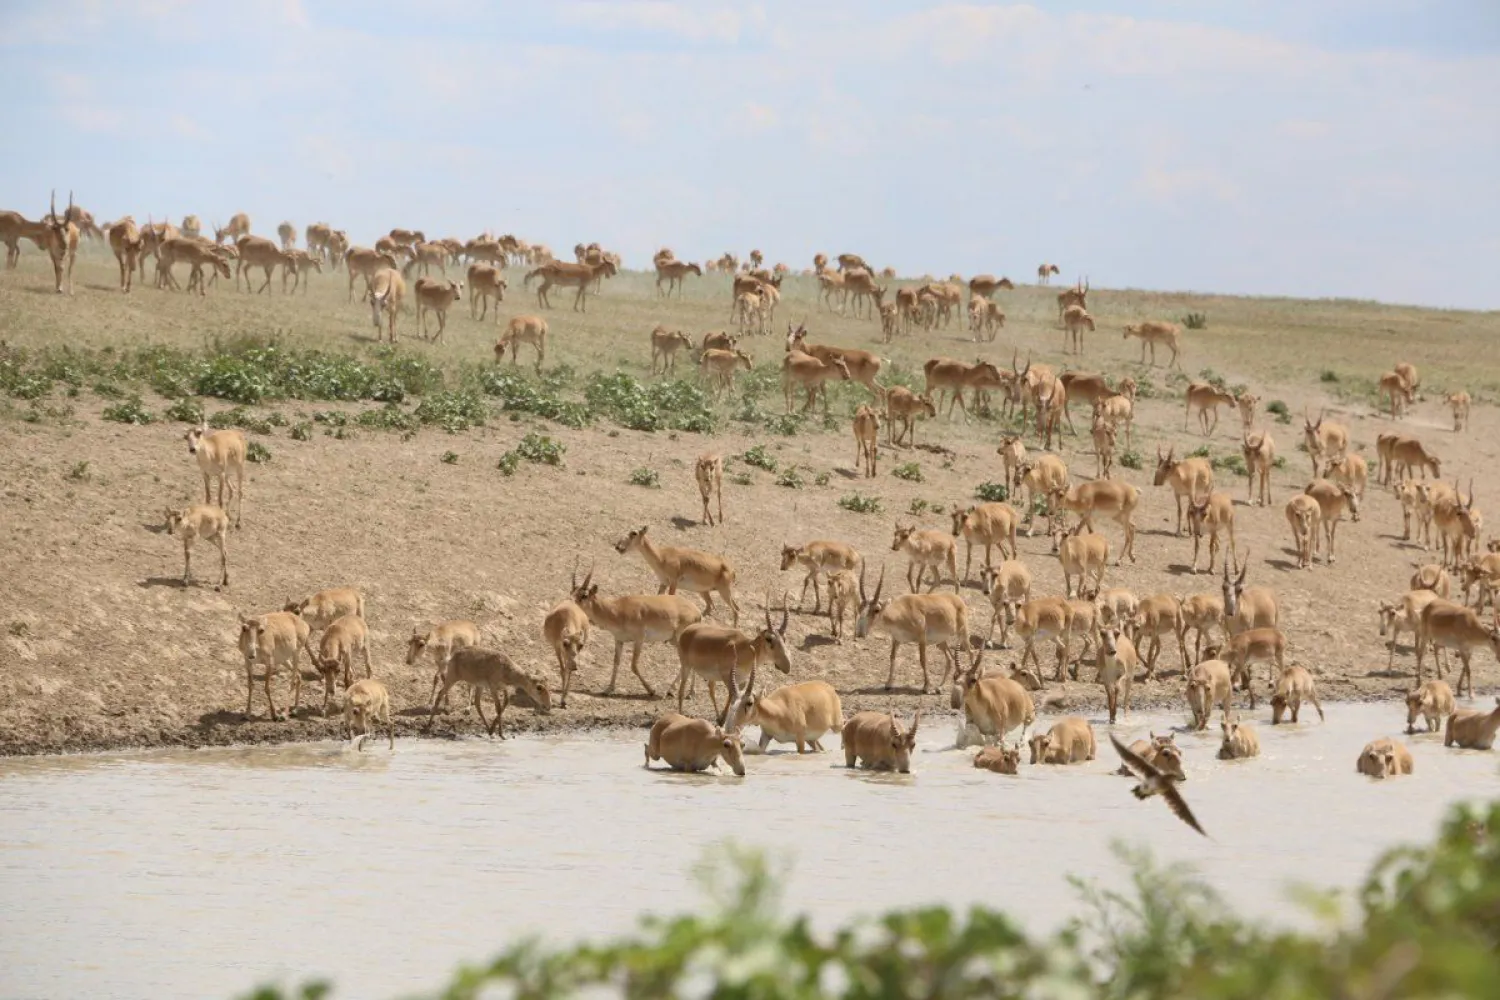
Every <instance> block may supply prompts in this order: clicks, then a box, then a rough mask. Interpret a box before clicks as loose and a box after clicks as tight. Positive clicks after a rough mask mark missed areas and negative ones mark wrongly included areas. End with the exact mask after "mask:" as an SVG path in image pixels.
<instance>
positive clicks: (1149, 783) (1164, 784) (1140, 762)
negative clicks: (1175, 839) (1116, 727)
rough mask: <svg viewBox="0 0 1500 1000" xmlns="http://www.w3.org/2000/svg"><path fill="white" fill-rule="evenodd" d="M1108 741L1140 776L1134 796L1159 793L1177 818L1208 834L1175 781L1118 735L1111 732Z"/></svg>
mask: <svg viewBox="0 0 1500 1000" xmlns="http://www.w3.org/2000/svg"><path fill="white" fill-rule="evenodd" d="M1109 741H1110V742H1111V743H1113V744H1114V745H1115V752H1116V753H1118V754H1119V755H1120V760H1121V761H1123V762H1124V764H1125V766H1126V767H1128V768H1130V770H1131V771H1133V772H1135V774H1136V775H1137V776H1139V777H1140V778H1141V783H1140V784H1138V785H1136V786H1135V787H1134V788H1132V789H1131V791H1132V792H1133V793H1135V797H1136V798H1138V799H1149V798H1150V797H1151V796H1153V795H1160V796H1161V797H1162V798H1163V799H1164V800H1166V803H1167V807H1168V808H1169V809H1171V810H1172V812H1173V813H1174V814H1176V816H1177V818H1178V819H1180V820H1182V821H1183V822H1184V823H1186V824H1187V825H1188V826H1190V827H1192V828H1193V829H1194V830H1197V831H1198V832H1199V833H1200V834H1202V835H1203V836H1205V837H1207V836H1208V834H1206V833H1204V832H1203V827H1201V826H1199V825H1198V820H1197V819H1196V818H1195V817H1194V816H1193V811H1192V810H1191V809H1189V808H1188V804H1187V803H1186V802H1185V801H1183V798H1182V795H1181V794H1180V793H1179V792H1178V791H1177V782H1176V781H1175V780H1174V779H1172V778H1169V777H1168V776H1167V775H1165V774H1163V773H1162V772H1160V771H1158V770H1157V769H1156V768H1155V767H1153V766H1152V765H1151V763H1150V762H1149V761H1147V760H1145V759H1144V758H1142V757H1141V755H1140V754H1138V753H1136V752H1135V751H1133V750H1131V749H1130V748H1129V747H1127V746H1126V745H1125V744H1123V743H1121V742H1120V738H1119V737H1118V736H1115V735H1113V734H1111V735H1110V737H1109Z"/></svg>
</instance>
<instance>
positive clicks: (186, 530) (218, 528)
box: [166, 503, 229, 590]
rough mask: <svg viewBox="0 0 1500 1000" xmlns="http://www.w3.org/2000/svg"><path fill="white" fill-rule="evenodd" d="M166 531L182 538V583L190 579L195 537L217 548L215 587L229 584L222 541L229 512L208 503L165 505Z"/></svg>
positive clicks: (227, 531) (216, 588)
mask: <svg viewBox="0 0 1500 1000" xmlns="http://www.w3.org/2000/svg"><path fill="white" fill-rule="evenodd" d="M166 529H167V534H169V535H176V536H178V537H179V538H181V539H182V585H183V586H184V587H188V586H191V585H192V583H193V543H194V542H196V541H197V540H198V539H200V538H201V539H203V540H204V541H206V542H213V543H214V545H215V546H216V547H217V548H218V550H219V582H218V583H217V584H215V585H214V589H215V590H221V589H223V588H224V587H227V586H229V556H228V555H227V554H226V553H225V551H224V543H225V541H226V537H225V536H227V535H228V534H229V515H228V514H226V513H224V511H223V510H222V509H221V508H219V507H216V506H214V505H213V504H209V503H201V504H194V505H192V506H191V507H188V508H186V509H181V510H178V509H174V508H171V507H168V508H167V509H166Z"/></svg>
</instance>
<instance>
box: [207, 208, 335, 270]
mask: <svg viewBox="0 0 1500 1000" xmlns="http://www.w3.org/2000/svg"><path fill="white" fill-rule="evenodd" d="M188 218H190V219H192V220H193V221H194V223H196V222H197V221H198V217H197V216H196V215H193V216H189V217H188ZM187 221H188V220H187V219H183V220H182V231H183V232H184V233H186V232H187V231H188V230H187ZM194 235H196V231H195V232H194ZM302 235H303V237H304V241H305V243H306V245H307V249H308V252H309V253H312V254H316V255H317V256H318V257H321V258H322V259H323V260H325V261H326V260H329V259H330V257H329V253H328V244H329V241H330V240H331V239H332V237H333V227H332V226H330V225H329V224H328V223H326V222H313V223H309V224H308V226H307V228H306V229H304V230H303V231H302Z"/></svg>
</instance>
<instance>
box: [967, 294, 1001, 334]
mask: <svg viewBox="0 0 1500 1000" xmlns="http://www.w3.org/2000/svg"><path fill="white" fill-rule="evenodd" d="M1004 326H1005V311H1004V310H1002V309H1001V308H1000V303H998V302H991V301H990V300H989V299H986V298H982V297H978V296H976V297H974V298H971V299H970V300H969V331H970V332H971V333H973V334H974V343H976V344H978V343H993V342H994V340H995V337H996V336H997V335H998V334H999V332H1000V330H1001V329H1002V328H1003V327H1004ZM981 333H983V334H985V336H984V337H983V338H981V337H980V334H981Z"/></svg>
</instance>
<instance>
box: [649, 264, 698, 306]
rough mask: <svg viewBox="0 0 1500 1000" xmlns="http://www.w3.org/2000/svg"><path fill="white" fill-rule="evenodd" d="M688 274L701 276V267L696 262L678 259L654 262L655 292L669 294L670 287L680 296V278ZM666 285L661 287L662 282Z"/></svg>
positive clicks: (670, 291) (681, 284) (681, 283)
mask: <svg viewBox="0 0 1500 1000" xmlns="http://www.w3.org/2000/svg"><path fill="white" fill-rule="evenodd" d="M690 274H695V275H697V276H698V277H700V278H701V277H703V268H701V267H699V266H698V265H697V264H689V263H686V262H684V261H680V260H661V261H657V262H656V294H658V295H666V296H669V297H670V296H671V294H672V289H673V288H675V289H677V297H678V298H681V297H682V286H683V281H682V279H684V278H686V277H687V276H688V275H690ZM663 281H665V282H666V283H667V286H666V288H665V289H663V288H662V282H663Z"/></svg>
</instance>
